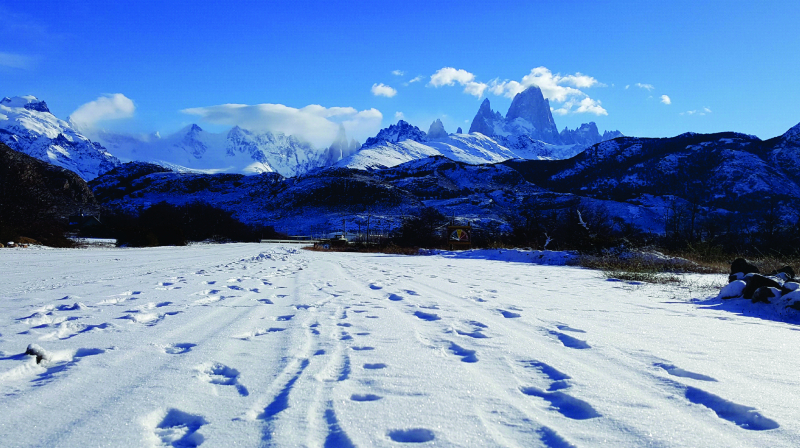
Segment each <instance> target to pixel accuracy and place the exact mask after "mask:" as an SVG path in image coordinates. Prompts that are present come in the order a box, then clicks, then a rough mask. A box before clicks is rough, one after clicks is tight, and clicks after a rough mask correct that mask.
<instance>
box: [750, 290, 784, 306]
mask: <svg viewBox="0 0 800 448" xmlns="http://www.w3.org/2000/svg"><path fill="white" fill-rule="evenodd" d="M780 296H781V290H780V289H778V288H773V287H768V286H762V287H760V288H758V289H756V290H755V292H753V298H752V299H751V300H752V301H753V303H759V302H764V303H772V302H771V301H770V299H775V298H778V297H780Z"/></svg>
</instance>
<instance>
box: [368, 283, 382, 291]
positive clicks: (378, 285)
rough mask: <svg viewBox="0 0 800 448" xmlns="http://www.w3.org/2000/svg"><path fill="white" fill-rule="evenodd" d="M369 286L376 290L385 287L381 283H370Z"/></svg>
mask: <svg viewBox="0 0 800 448" xmlns="http://www.w3.org/2000/svg"><path fill="white" fill-rule="evenodd" d="M369 288H370V289H374V290H378V289H383V285H381V284H380V283H370V285H369Z"/></svg>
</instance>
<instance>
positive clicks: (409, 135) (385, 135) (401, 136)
mask: <svg viewBox="0 0 800 448" xmlns="http://www.w3.org/2000/svg"><path fill="white" fill-rule="evenodd" d="M405 140H413V141H415V142H424V141H425V140H427V137H426V136H425V132H423V131H422V130H420V128H418V127H416V126H412V125H410V124H408V123H407V122H405V121H403V120H400V121H398V122H397V124H393V125H390V126H389V127H388V128H385V129H381V130H380V132H378V135H376V136H375V137H370V138H368V139H367V141H366V142H364V146H362V149H363V148H369V147H372V146H378V145H380V144H383V143H399V142H402V141H405Z"/></svg>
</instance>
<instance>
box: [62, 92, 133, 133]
mask: <svg viewBox="0 0 800 448" xmlns="http://www.w3.org/2000/svg"><path fill="white" fill-rule="evenodd" d="M135 111H136V106H135V105H134V104H133V101H132V100H131V99H130V98H128V97H126V96H125V95H123V94H121V93H114V94H111V95H103V96H101V97H99V98H97V99H96V100H94V101H89V102H88V103H86V104H84V105H82V106H80V107H79V108H77V109H76V110H75V112H73V113H72V114H71V115H70V116H69V120H70V121H71V122H72V123H73V124H74V125H75V126H77V127H78V128H79V129H91V128H94V127H95V125H96V124H97V123H98V122H100V121H106V120H119V119H122V118H130V117H132V116H133V113H134V112H135Z"/></svg>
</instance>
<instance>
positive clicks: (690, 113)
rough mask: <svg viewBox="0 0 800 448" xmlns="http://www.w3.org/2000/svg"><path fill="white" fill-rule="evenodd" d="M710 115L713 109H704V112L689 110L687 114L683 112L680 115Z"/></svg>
mask: <svg viewBox="0 0 800 448" xmlns="http://www.w3.org/2000/svg"><path fill="white" fill-rule="evenodd" d="M710 113H711V109H709V108H707V107H704V108H703V109H702V110H697V109H695V110H687V111H686V112H681V113H680V115H706V114H710Z"/></svg>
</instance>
